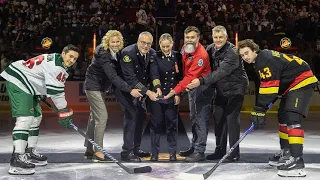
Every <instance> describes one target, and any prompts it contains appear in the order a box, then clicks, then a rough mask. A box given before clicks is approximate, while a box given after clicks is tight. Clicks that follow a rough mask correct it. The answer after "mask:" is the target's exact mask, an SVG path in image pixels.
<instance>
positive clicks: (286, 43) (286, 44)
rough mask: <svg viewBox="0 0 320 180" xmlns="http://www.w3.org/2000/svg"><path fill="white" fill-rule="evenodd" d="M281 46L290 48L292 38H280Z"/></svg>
mask: <svg viewBox="0 0 320 180" xmlns="http://www.w3.org/2000/svg"><path fill="white" fill-rule="evenodd" d="M280 46H281V48H283V49H288V48H290V47H291V40H290V39H289V38H287V37H285V38H282V39H281V40H280Z"/></svg>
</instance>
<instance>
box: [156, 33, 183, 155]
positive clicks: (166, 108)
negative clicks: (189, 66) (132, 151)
mask: <svg viewBox="0 0 320 180" xmlns="http://www.w3.org/2000/svg"><path fill="white" fill-rule="evenodd" d="M159 43H160V49H161V51H158V52H157V53H156V54H155V56H154V58H153V60H151V61H150V71H151V80H152V84H153V88H154V89H155V90H156V91H157V92H159V91H160V90H161V92H162V93H163V94H168V93H169V92H170V90H172V89H173V88H174V87H175V86H176V85H177V83H178V82H179V81H180V80H181V79H182V77H183V76H182V62H181V54H180V53H178V52H176V51H172V46H173V39H172V37H171V35H170V34H168V33H165V34H162V35H161V36H160V40H159ZM179 103H180V96H179V95H176V96H174V97H172V98H170V99H167V100H163V99H161V98H160V99H159V100H158V101H151V102H150V113H151V126H150V134H151V151H152V156H151V161H158V157H159V148H160V132H161V130H162V128H161V122H162V121H163V120H165V121H166V133H167V141H168V146H169V154H170V159H169V160H170V161H176V160H177V158H176V148H177V139H176V135H177V127H178V104H179Z"/></svg>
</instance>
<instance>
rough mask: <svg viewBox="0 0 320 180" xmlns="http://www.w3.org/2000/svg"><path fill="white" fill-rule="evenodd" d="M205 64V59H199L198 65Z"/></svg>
mask: <svg viewBox="0 0 320 180" xmlns="http://www.w3.org/2000/svg"><path fill="white" fill-rule="evenodd" d="M202 65H203V59H199V61H198V66H200V67H201V66H202Z"/></svg>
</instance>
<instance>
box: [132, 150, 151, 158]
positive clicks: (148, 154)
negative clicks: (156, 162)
mask: <svg viewBox="0 0 320 180" xmlns="http://www.w3.org/2000/svg"><path fill="white" fill-rule="evenodd" d="M134 154H135V155H136V156H139V157H149V156H150V155H151V154H150V153H149V152H144V151H142V150H141V149H139V150H137V151H134Z"/></svg>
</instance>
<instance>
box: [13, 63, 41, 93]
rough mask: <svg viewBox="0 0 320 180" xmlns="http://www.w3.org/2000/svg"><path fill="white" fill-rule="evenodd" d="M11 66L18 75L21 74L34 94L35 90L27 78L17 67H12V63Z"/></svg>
mask: <svg viewBox="0 0 320 180" xmlns="http://www.w3.org/2000/svg"><path fill="white" fill-rule="evenodd" d="M11 67H12V70H14V71H15V72H17V73H18V74H19V75H20V76H22V77H23V78H24V80H25V82H26V83H27V84H28V85H29V87H30V89H31V91H32V94H33V95H35V94H36V91H35V90H34V88H33V86H32V84H31V83H30V82H29V80H28V78H27V77H26V76H25V75H24V74H23V72H21V71H20V70H19V69H18V68H16V67H14V66H13V65H11Z"/></svg>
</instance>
